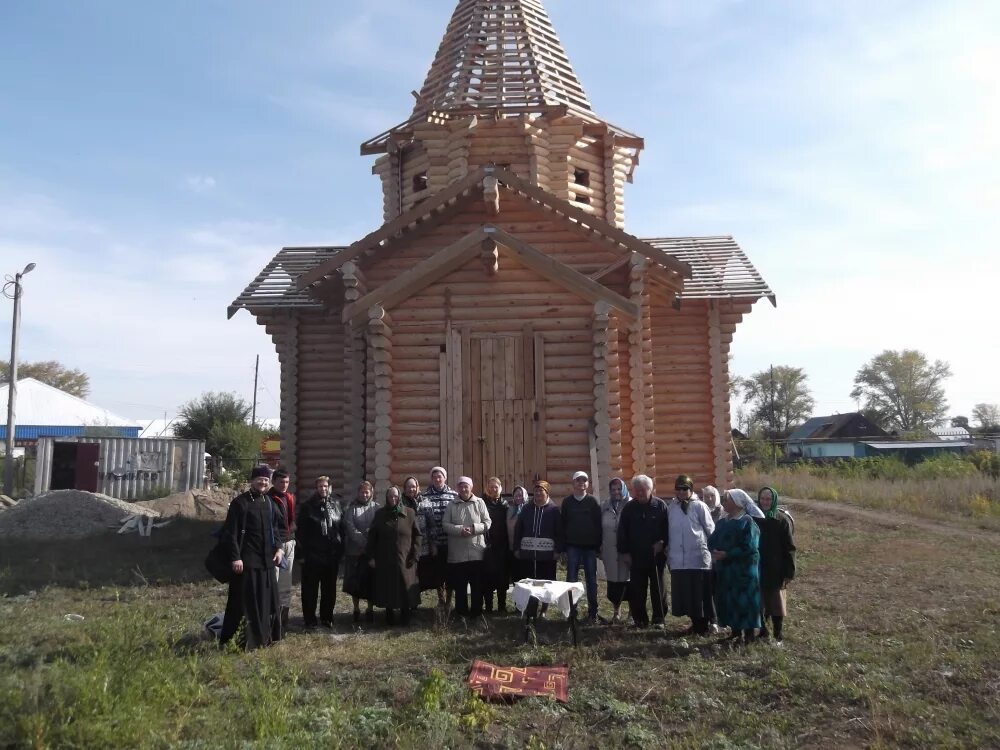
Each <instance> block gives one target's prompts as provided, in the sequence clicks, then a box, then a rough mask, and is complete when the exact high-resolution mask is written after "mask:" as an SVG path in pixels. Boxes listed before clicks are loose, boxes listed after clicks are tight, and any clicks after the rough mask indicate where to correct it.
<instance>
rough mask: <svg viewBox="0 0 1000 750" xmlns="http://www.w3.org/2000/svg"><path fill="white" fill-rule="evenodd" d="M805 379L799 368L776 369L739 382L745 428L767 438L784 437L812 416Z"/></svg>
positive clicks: (784, 366)
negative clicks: (745, 409)
mask: <svg viewBox="0 0 1000 750" xmlns="http://www.w3.org/2000/svg"><path fill="white" fill-rule="evenodd" d="M807 380H808V376H807V375H806V373H805V371H804V370H803V369H802V368H801V367H789V366H787V365H776V366H775V367H773V368H768V369H766V370H761V371H760V372H755V373H754V374H753V375H751V376H750V377H748V378H740V381H739V388H740V392H741V393H742V394H743V403H745V404H748V405H749V406H750V410H749V413H748V415H747V417H748V422H749V424H748V426H751V427H752V428H758V429H762V430H763V431H764V432H765V433H766V434H767V435H768V436H770V437H783V436H786V435H788V434H789V433H790V432H791V431H792V430H793V429H794V428H795V427H797V426H798V425H800V424H801V423H802V422H804V421H805V420H806V419H808V418H809V416H810V415H811V414H812V410H813V407H814V406H815V405H816V402H815V400H814V399H813V397H812V394H811V393H810V392H809V387H808V385H807V384H806V381H807Z"/></svg>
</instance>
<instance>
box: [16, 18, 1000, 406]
mask: <svg viewBox="0 0 1000 750" xmlns="http://www.w3.org/2000/svg"><path fill="white" fill-rule="evenodd" d="M546 5H547V7H548V10H549V13H550V15H551V17H552V20H553V23H554V24H555V26H556V29H557V31H558V32H559V34H560V36H561V38H562V40H563V42H564V44H565V46H566V49H567V51H568V53H569V55H570V58H571V59H572V61H573V63H574V65H575V67H576V70H577V72H578V74H579V76H580V79H581V80H582V82H583V84H584V87H585V89H586V90H587V92H588V94H589V96H590V99H591V101H592V103H593V105H594V108H595V110H596V111H597V112H598V113H599V114H601V115H602V116H603V117H605V118H606V119H608V120H610V121H612V122H615V123H617V124H619V125H621V126H623V127H626V128H628V129H630V130H632V131H634V132H637V133H639V134H641V135H643V136H644V137H645V138H646V144H647V148H646V151H645V152H644V153H643V155H642V163H641V166H640V167H639V169H638V171H637V173H636V181H635V184H634V185H632V186H630V188H629V192H628V193H627V196H626V200H627V222H628V225H627V228H628V229H629V231H631V232H633V233H635V234H637V235H639V236H649V235H687V234H691V235H696V234H732V235H733V236H735V237H736V238H737V240H738V241H739V242H740V244H741V245H742V246H743V247H744V249H745V250H746V251H747V252H748V253H749V255H750V257H751V259H752V260H753V261H754V263H755V264H756V265H757V267H758V268H759V269H760V270H761V272H762V273H763V274H764V276H765V278H766V279H767V280H768V281H769V282H770V284H771V286H772V288H773V289H774V290H775V291H776V292H777V295H778V308H777V309H776V310H773V309H771V308H770V306H769V305H768V304H767V303H766V302H761V303H758V305H757V306H756V307H755V309H754V312H753V313H752V314H751V315H750V316H749V317H748V318H747V320H746V322H745V323H744V324H743V325H742V326H741V328H740V329H739V330H738V331H737V335H736V343H735V347H734V352H733V355H734V357H733V369H734V371H735V372H736V373H737V374H749V373H751V372H753V371H756V370H759V369H763V368H765V367H766V366H767V365H768V364H771V363H773V364H787V365H794V366H798V367H803V368H805V369H806V371H807V373H808V375H809V382H810V385H811V387H812V390H813V392H814V395H815V397H816V400H817V413H826V412H835V411H849V410H852V409H853V408H854V403H853V402H852V401H851V400H850V398H849V396H848V394H849V392H850V390H851V385H852V379H853V376H854V373H855V372H856V371H857V369H858V368H859V367H860V366H861V365H862V364H863V363H864V362H865V361H867V360H868V359H870V358H871V357H872V356H873V355H875V354H877V353H878V352H880V351H881V350H883V349H886V348H894V349H899V348H904V347H905V348H917V349H920V350H922V351H924V352H925V353H926V354H927V355H928V356H929V357H931V358H934V359H944V360H946V361H948V362H950V363H951V366H952V370H953V372H954V376H953V377H952V378H951V380H949V381H948V383H947V392H948V397H949V401H950V403H951V406H952V409H951V412H952V413H953V414H968V413H969V412H970V410H971V407H972V405H973V404H975V403H977V402H981V401H987V402H997V401H1000V385H998V384H997V380H996V377H995V373H996V372H997V371H998V369H1000V347H998V346H997V344H996V331H995V325H996V309H997V304H996V301H995V295H996V293H997V287H998V281H1000V271H997V255H998V252H997V251H998V248H997V244H998V240H997V238H998V237H1000V179H998V176H1000V3H996V2H994V0H955V1H954V2H949V3H942V2H938V1H937V0H908V1H906V2H902V1H899V0H882V1H881V2H879V3H872V2H867V1H866V2H860V1H857V0H840V1H839V2H836V3H830V2H824V1H819V0H794V1H793V0H786V1H785V2H774V1H772V0H754V1H753V2H750V1H749V0H700V1H699V2H694V1H693V0H692V1H691V2H679V1H677V0H660V1H659V2H641V1H639V0H631V1H630V2H628V3H607V2H598V1H597V0H573V2H570V1H569V0H548V2H547V3H546ZM453 7H454V3H453V2H452V0H419V2H417V1H415V0H409V2H404V1H403V0H385V1H377V0H369V1H368V2H360V1H359V2H349V1H347V0H341V1H340V2H337V3H332V2H318V1H315V0H303V1H300V2H296V3H286V4H277V3H273V2H265V1H264V0H241V1H240V2H237V1H236V0H229V1H228V2H224V1H223V0H201V1H200V2H183V3H136V2H124V0H118V1H117V2H111V1H110V0H91V1H90V2H86V3H67V2H55V1H54V0H0V273H2V274H11V273H13V272H15V271H17V270H19V269H20V268H22V267H23V266H24V265H25V264H26V263H27V262H29V261H33V262H36V263H38V268H37V270H35V271H34V272H33V273H32V274H31V275H30V276H29V277H27V278H26V280H25V286H26V295H25V299H24V308H23V312H24V320H23V328H22V348H21V357H22V359H29V360H32V359H58V360H60V361H62V362H64V363H65V364H67V365H70V366H73V367H79V368H82V369H83V370H85V371H87V372H88V373H89V374H90V376H91V383H92V396H91V400H93V401H94V402H96V403H98V404H100V405H102V406H105V407H106V408H109V409H111V410H113V411H116V412H118V413H120V414H122V415H124V416H129V417H133V418H141V417H154V416H157V415H159V416H162V415H163V413H164V412H167V413H168V414H173V413H174V411H175V410H176V408H177V406H178V405H180V404H181V403H183V402H184V401H186V400H188V399H190V398H193V397H196V396H197V395H199V394H200V393H201V392H203V391H206V390H232V391H236V392H238V393H240V394H242V395H244V396H245V397H247V398H249V397H250V395H251V392H252V383H253V380H252V377H253V362H254V356H255V355H256V354H260V355H261V362H262V370H261V373H262V375H261V382H262V387H261V389H260V394H259V398H260V410H259V413H260V414H261V415H263V416H277V414H278V401H277V393H278V367H277V360H276V357H275V356H274V354H273V349H272V347H271V344H270V341H269V340H268V338H267V337H266V336H265V334H264V333H263V330H262V329H260V328H258V327H257V326H256V325H255V323H254V322H253V320H252V318H251V317H250V316H249V315H247V314H246V313H240V314H239V315H237V316H236V318H234V319H233V320H231V321H227V320H226V306H227V305H228V303H229V302H230V301H231V300H232V299H233V298H234V297H235V296H236V295H237V294H239V292H240V291H241V290H242V289H243V287H244V286H245V284H246V283H247V282H248V281H249V280H250V279H251V278H252V277H253V276H254V275H255V274H256V273H257V272H258V271H259V270H260V268H261V267H262V266H263V265H264V264H265V263H266V262H267V261H268V260H269V259H270V257H271V256H272V255H273V253H274V252H275V251H276V250H277V249H278V248H280V247H281V246H284V245H300V244H342V243H349V242H351V241H353V240H355V239H357V238H359V237H360V236H362V235H364V234H365V233H367V232H368V231H370V230H372V229H373V228H375V227H376V226H377V225H378V223H379V216H380V204H381V198H380V193H379V186H378V182H377V180H376V179H375V178H374V177H373V176H372V175H371V173H370V169H371V158H363V157H360V156H359V155H358V145H359V144H360V143H361V141H363V140H365V139H366V138H368V137H369V136H371V135H374V134H376V133H378V132H380V131H382V130H384V129H385V128H387V127H389V126H391V125H394V124H395V123H397V122H399V121H401V120H403V119H405V117H406V116H407V115H408V113H409V110H410V107H411V102H412V97H411V96H410V93H409V92H410V91H411V90H412V89H417V88H419V87H420V84H421V82H422V81H423V76H424V73H425V72H426V69H427V67H428V66H429V64H430V62H431V59H432V57H433V55H434V52H435V50H436V49H437V45H438V42H439V40H440V37H441V34H442V33H443V31H444V28H445V25H446V23H447V21H448V18H449V17H450V14H451V11H452V10H453ZM3 303H4V304H3V306H2V307H0V331H4V333H3V334H2V336H3V338H2V339H0V340H2V341H7V339H6V336H7V334H6V331H7V330H9V326H10V314H11V306H10V303H9V301H6V300H4V301H3ZM4 346H6V344H4Z"/></svg>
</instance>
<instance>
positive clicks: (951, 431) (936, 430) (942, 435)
mask: <svg viewBox="0 0 1000 750" xmlns="http://www.w3.org/2000/svg"><path fill="white" fill-rule="evenodd" d="M931 433H932V434H933V435H934V437H936V438H937V439H938V440H949V441H950V440H961V441H965V442H968V441H971V440H972V434H971V433H970V432H969V431H968V430H967V429H965V428H964V427H931Z"/></svg>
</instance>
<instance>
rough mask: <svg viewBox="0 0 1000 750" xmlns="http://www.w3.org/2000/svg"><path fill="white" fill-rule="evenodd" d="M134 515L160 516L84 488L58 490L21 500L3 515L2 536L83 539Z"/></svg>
mask: <svg viewBox="0 0 1000 750" xmlns="http://www.w3.org/2000/svg"><path fill="white" fill-rule="evenodd" d="M132 514H139V515H144V516H153V517H158V516H159V515H160V514H159V513H157V512H156V511H155V510H153V509H151V508H145V507H143V506H141V505H136V504H134V503H126V502H125V501H123V500H118V499H116V498H113V497H108V496H107V495H100V494H97V493H94V492H83V491H81V490H55V491H53V492H46V493H43V494H41V495H38V496H37V497H33V498H28V499H25V500H22V501H20V502H19V503H17V504H16V505H15V506H13V507H12V508H9V509H8V510H6V511H5V512H3V513H2V514H0V538H6V539H79V538H82V537H87V536H91V535H94V534H107V533H109V532H110V531H111V530H113V529H114V530H117V529H118V528H120V526H121V522H122V520H123V519H125V518H126V517H128V516H129V515H132Z"/></svg>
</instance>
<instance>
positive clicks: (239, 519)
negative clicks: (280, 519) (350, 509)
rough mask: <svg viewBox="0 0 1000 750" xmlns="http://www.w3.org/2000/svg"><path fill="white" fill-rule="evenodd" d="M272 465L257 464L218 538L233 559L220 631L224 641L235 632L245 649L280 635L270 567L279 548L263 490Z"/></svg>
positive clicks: (278, 558)
mask: <svg viewBox="0 0 1000 750" xmlns="http://www.w3.org/2000/svg"><path fill="white" fill-rule="evenodd" d="M270 485H271V470H270V469H269V468H268V467H267V466H258V467H256V468H254V469H253V471H252V472H251V474H250V489H249V490H247V491H246V492H244V493H243V494H242V495H239V496H238V497H236V498H235V499H234V500H233V502H232V503H230V504H229V512H228V513H227V514H226V523H225V525H224V526H223V527H222V541H223V542H224V543H225V545H226V547H227V548H228V551H229V559H230V560H232V569H233V577H232V579H231V580H230V582H229V596H228V598H227V600H226V614H225V616H224V618H223V621H222V632H221V633H220V634H219V645H220V646H225V645H226V644H227V643H228V642H229V641H231V640H232V639H233V637H234V636H236V638H237V643H238V644H239V645H240V646H241V647H242V648H244V649H246V650H247V651H251V650H253V649H255V648H260V647H261V646H268V645H270V644H271V643H272V642H273V641H277V640H279V639H280V638H281V618H280V610H279V609H278V585H277V582H276V581H275V576H274V569H275V567H276V566H278V565H280V564H281V560H282V552H281V547H279V546H278V543H277V538H276V537H275V532H274V515H273V514H274V511H273V508H272V504H271V501H270V499H269V498H268V496H267V490H268V488H269V487H270Z"/></svg>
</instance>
